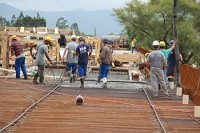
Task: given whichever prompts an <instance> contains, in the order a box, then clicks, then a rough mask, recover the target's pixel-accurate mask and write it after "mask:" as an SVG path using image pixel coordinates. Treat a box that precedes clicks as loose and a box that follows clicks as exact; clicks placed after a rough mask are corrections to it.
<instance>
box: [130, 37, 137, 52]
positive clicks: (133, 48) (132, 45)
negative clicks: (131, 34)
mask: <svg viewBox="0 0 200 133" xmlns="http://www.w3.org/2000/svg"><path fill="white" fill-rule="evenodd" d="M136 43H137V41H136V39H133V40H132V42H131V51H132V53H133V51H138V50H137V47H136Z"/></svg>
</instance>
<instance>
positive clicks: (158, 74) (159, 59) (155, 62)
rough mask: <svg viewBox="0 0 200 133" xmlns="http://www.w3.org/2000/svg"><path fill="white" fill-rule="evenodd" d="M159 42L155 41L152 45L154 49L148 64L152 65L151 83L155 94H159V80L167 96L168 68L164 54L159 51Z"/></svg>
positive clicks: (155, 95)
mask: <svg viewBox="0 0 200 133" xmlns="http://www.w3.org/2000/svg"><path fill="white" fill-rule="evenodd" d="M159 45H160V44H159V42H158V41H157V40H155V41H153V43H152V46H153V48H154V50H153V51H152V52H151V53H150V54H149V56H148V57H147V64H148V65H150V72H151V84H152V87H153V96H154V97H157V96H158V93H159V91H158V82H159V83H160V87H161V90H162V91H163V93H164V94H165V95H166V96H169V93H168V90H167V86H166V84H165V76H164V71H163V70H164V69H166V63H165V57H164V54H163V53H161V52H160V51H159Z"/></svg>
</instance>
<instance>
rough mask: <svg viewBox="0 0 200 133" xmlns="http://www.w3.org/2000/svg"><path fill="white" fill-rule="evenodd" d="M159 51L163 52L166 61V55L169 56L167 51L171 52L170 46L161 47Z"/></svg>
mask: <svg viewBox="0 0 200 133" xmlns="http://www.w3.org/2000/svg"><path fill="white" fill-rule="evenodd" d="M160 52H161V53H163V54H164V56H165V61H166V63H167V60H168V57H169V53H170V52H171V49H170V48H169V49H161V50H160Z"/></svg>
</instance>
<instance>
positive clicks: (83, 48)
mask: <svg viewBox="0 0 200 133" xmlns="http://www.w3.org/2000/svg"><path fill="white" fill-rule="evenodd" d="M88 53H89V56H90V55H91V54H92V52H91V49H90V48H89V46H88V45H87V44H86V43H85V38H84V37H80V38H79V46H78V47H77V48H76V55H77V56H78V74H79V77H80V81H81V86H80V88H84V80H85V77H86V74H87V65H88Z"/></svg>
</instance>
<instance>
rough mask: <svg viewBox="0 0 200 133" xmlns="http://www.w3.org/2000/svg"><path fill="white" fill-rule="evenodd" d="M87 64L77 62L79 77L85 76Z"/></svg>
mask: <svg viewBox="0 0 200 133" xmlns="http://www.w3.org/2000/svg"><path fill="white" fill-rule="evenodd" d="M86 73H87V65H82V64H78V74H79V76H80V77H81V78H84V77H86Z"/></svg>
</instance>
